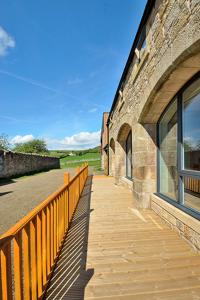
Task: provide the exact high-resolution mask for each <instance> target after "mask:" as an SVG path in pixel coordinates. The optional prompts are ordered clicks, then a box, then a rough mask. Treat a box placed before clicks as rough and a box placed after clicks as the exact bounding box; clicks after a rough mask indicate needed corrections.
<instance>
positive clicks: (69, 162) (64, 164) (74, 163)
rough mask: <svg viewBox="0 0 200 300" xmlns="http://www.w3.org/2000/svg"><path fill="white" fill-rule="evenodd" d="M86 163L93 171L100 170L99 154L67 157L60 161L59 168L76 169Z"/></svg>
mask: <svg viewBox="0 0 200 300" xmlns="http://www.w3.org/2000/svg"><path fill="white" fill-rule="evenodd" d="M84 162H88V165H89V166H90V167H93V168H94V170H95V171H100V170H101V160H100V154H99V153H86V154H83V155H81V156H68V157H64V158H61V159H60V167H61V168H77V167H80V166H82V165H83V163H84Z"/></svg>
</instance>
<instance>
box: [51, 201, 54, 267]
mask: <svg viewBox="0 0 200 300" xmlns="http://www.w3.org/2000/svg"><path fill="white" fill-rule="evenodd" d="M50 216H51V267H52V266H53V263H54V225H53V203H52V202H51V204H50Z"/></svg>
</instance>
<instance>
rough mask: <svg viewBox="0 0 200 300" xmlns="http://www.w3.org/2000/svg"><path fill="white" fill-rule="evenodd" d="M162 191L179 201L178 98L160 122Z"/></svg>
mask: <svg viewBox="0 0 200 300" xmlns="http://www.w3.org/2000/svg"><path fill="white" fill-rule="evenodd" d="M159 140H160V166H159V167H160V192H161V193H162V194H164V195H166V196H168V197H170V198H171V199H173V200H176V201H177V99H175V100H174V101H173V103H172V104H171V105H170V107H169V108H168V109H167V111H166V112H165V114H164V115H163V117H162V119H161V121H160V124H159Z"/></svg>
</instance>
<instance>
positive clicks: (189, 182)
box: [184, 177, 200, 194]
mask: <svg viewBox="0 0 200 300" xmlns="http://www.w3.org/2000/svg"><path fill="white" fill-rule="evenodd" d="M184 183H185V188H186V190H188V191H191V192H194V193H198V194H199V193H200V180H199V179H198V178H197V179H195V178H192V177H185V179H184Z"/></svg>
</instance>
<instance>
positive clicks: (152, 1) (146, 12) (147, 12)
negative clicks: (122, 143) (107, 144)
mask: <svg viewBox="0 0 200 300" xmlns="http://www.w3.org/2000/svg"><path fill="white" fill-rule="evenodd" d="M155 3H156V0H148V1H147V4H146V6H145V9H144V13H143V15H142V19H141V21H140V24H139V27H138V30H137V33H136V35H135V38H134V41H133V44H132V47H131V51H130V53H129V56H128V59H127V62H126V65H125V68H124V70H123V73H122V76H121V78H120V81H119V84H118V87H117V90H116V93H115V96H114V100H113V103H112V106H111V109H110V112H109V116H108V124H109V122H110V117H111V113H112V111H113V110H114V108H115V105H116V102H117V98H118V93H119V90H120V87H121V85H122V82H123V80H124V78H125V77H126V75H127V73H128V69H129V67H130V65H131V62H132V59H133V57H134V54H135V49H136V46H137V43H138V41H139V37H140V33H141V31H142V29H143V27H144V25H145V24H146V22H147V19H148V17H149V16H150V14H151V12H152V9H153V7H154V6H155Z"/></svg>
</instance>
